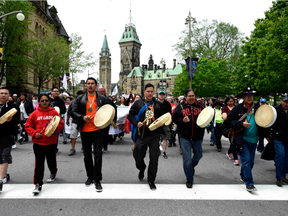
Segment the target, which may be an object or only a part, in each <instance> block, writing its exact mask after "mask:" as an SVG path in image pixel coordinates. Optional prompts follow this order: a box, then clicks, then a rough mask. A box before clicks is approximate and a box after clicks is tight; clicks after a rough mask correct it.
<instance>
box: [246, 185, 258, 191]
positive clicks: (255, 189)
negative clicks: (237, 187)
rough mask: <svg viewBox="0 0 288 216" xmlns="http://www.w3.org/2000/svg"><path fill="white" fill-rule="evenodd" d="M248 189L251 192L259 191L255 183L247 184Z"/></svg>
mask: <svg viewBox="0 0 288 216" xmlns="http://www.w3.org/2000/svg"><path fill="white" fill-rule="evenodd" d="M246 190H247V191H249V192H251V191H257V188H256V187H254V185H247V186H246Z"/></svg>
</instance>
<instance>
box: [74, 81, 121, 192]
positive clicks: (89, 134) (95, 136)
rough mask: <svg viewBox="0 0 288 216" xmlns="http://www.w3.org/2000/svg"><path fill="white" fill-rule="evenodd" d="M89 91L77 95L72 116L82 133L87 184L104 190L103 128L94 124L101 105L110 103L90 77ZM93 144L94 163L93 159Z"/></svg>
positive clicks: (98, 189)
mask: <svg viewBox="0 0 288 216" xmlns="http://www.w3.org/2000/svg"><path fill="white" fill-rule="evenodd" d="M86 88H87V93H85V94H83V95H81V96H79V97H77V98H76V99H75V102H74V104H73V107H72V112H71V116H72V118H73V119H75V120H76V121H77V129H78V130H79V131H80V133H81V140H82V148H83V152H84V164H85V169H86V173H87V177H88V179H87V180H86V182H85V185H86V186H90V185H92V184H93V183H94V184H95V187H96V191H97V192H101V191H102V185H101V183H100V181H101V180H102V171H101V170H102V145H103V130H101V129H99V128H97V127H96V126H95V125H94V117H95V114H96V112H97V110H98V108H100V107H101V106H103V105H105V104H110V102H109V100H108V99H107V98H105V97H104V96H102V95H100V94H97V92H96V89H97V81H96V79H94V78H93V77H89V78H88V79H87V81H86ZM116 118H117V110H116V109H115V117H114V122H116ZM92 144H93V149H94V151H93V154H94V164H93V159H92Z"/></svg>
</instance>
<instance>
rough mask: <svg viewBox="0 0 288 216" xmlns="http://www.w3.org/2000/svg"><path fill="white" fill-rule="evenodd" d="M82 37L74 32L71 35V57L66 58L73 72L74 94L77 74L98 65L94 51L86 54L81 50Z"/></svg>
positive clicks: (67, 64) (67, 65)
mask: <svg viewBox="0 0 288 216" xmlns="http://www.w3.org/2000/svg"><path fill="white" fill-rule="evenodd" d="M81 40H82V37H81V36H77V34H72V35H71V37H70V42H71V43H70V46H69V59H68V60H66V67H65V68H69V72H70V74H71V83H72V89H73V95H75V88H74V86H75V82H76V76H75V75H76V74H77V73H83V70H84V69H85V68H87V67H89V68H90V67H93V66H94V65H96V61H95V59H94V56H93V53H90V54H85V52H84V51H82V50H81V48H82V45H83V42H82V41H81Z"/></svg>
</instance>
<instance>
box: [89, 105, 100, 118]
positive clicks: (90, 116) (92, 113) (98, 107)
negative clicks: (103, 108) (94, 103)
mask: <svg viewBox="0 0 288 216" xmlns="http://www.w3.org/2000/svg"><path fill="white" fill-rule="evenodd" d="M98 109H99V107H97V108H96V109H95V110H94V111H93V112H92V113H91V115H90V116H89V117H91V116H92V115H93V114H94V113H95V112H96V111H97V110H98Z"/></svg>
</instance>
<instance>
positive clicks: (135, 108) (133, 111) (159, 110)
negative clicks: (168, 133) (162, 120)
mask: <svg viewBox="0 0 288 216" xmlns="http://www.w3.org/2000/svg"><path fill="white" fill-rule="evenodd" d="M152 100H153V103H152V104H153V108H154V118H155V120H156V119H157V118H159V117H160V116H162V115H163V114H164V112H163V106H162V103H160V102H159V101H157V100H155V98H153V99H152ZM144 105H145V99H144V98H143V99H139V100H137V101H135V102H134V104H133V105H132V107H131V108H130V111H129V115H128V120H129V121H130V123H131V124H133V126H134V127H137V125H138V123H139V122H143V121H144V120H145V119H146V116H145V114H146V111H145V112H143V114H142V115H141V116H140V118H139V121H137V120H136V118H135V115H138V113H139V111H140V110H141V108H142V107H143V106H144ZM143 127H145V130H143ZM160 128H161V129H160ZM160 128H158V130H154V131H150V130H149V128H148V127H146V126H145V124H144V125H143V126H142V127H141V128H140V130H139V131H140V136H141V138H143V136H144V134H145V136H146V135H152V134H155V133H163V129H162V127H160ZM137 134H138V133H137Z"/></svg>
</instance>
